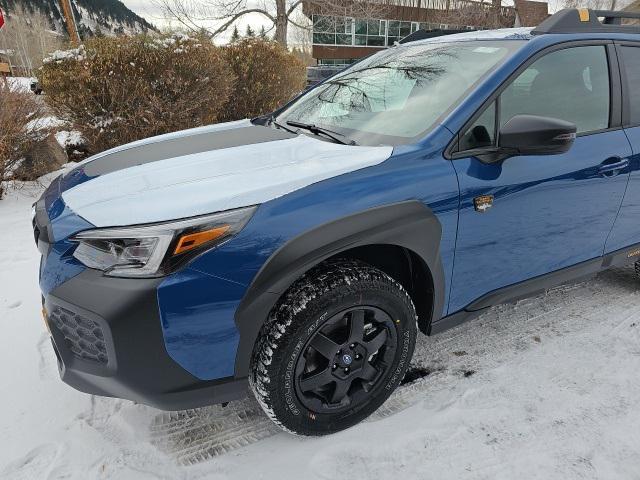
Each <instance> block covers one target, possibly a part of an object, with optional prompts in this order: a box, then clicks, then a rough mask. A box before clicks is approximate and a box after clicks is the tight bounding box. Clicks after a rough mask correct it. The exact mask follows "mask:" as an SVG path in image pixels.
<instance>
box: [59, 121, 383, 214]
mask: <svg viewBox="0 0 640 480" xmlns="http://www.w3.org/2000/svg"><path fill="white" fill-rule="evenodd" d="M392 150H393V149H392V147H388V146H380V147H358V146H348V145H340V144H336V143H331V142H327V141H324V140H319V139H316V138H312V137H310V136H308V135H295V134H291V133H289V132H285V131H284V130H276V129H272V128H268V127H263V126H257V125H253V124H252V123H251V122H249V121H248V120H242V121H238V122H230V123H223V124H218V125H213V126H209V127H202V128H197V129H193V130H186V131H183V132H177V133H173V134H169V135H163V136H159V137H154V138H150V139H147V140H143V141H139V142H134V143H131V144H128V145H124V146H122V147H118V148H116V149H112V150H109V151H107V152H104V153H102V154H99V155H96V156H94V157H92V158H89V159H88V160H86V161H84V162H82V163H81V164H79V165H78V166H77V167H76V168H75V169H73V170H71V171H70V172H68V173H67V174H65V175H64V177H62V178H61V179H60V180H59V181H58V182H57V192H55V193H57V194H58V195H59V196H61V199H62V201H63V203H64V205H65V208H64V209H65V210H66V211H68V210H69V209H70V210H72V211H73V212H74V213H75V214H76V215H78V216H80V217H82V218H83V219H84V220H86V221H87V222H89V223H90V224H92V225H94V226H96V227H108V226H123V225H135V224H142V223H152V222H162V221H167V220H174V219H178V218H186V217H191V216H196V215H202V214H207V213H213V212H218V211H222V210H229V209H233V208H239V207H244V206H248V205H255V204H259V203H264V202H266V201H269V200H272V199H275V198H277V197H280V196H282V195H286V194H287V193H291V192H293V191H295V190H298V189H300V188H303V187H305V186H308V185H310V184H313V183H316V182H319V181H322V180H326V179H328V178H331V177H335V176H337V175H342V174H345V173H348V172H352V171H355V170H358V169H361V168H365V167H369V166H373V165H377V164H379V163H381V162H383V161H385V160H386V159H388V158H389V157H390V156H391V153H392ZM49 195H51V192H49Z"/></svg>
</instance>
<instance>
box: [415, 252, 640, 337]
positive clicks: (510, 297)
mask: <svg viewBox="0 0 640 480" xmlns="http://www.w3.org/2000/svg"><path fill="white" fill-rule="evenodd" d="M638 259H640V243H638V244H635V245H631V246H629V247H626V248H622V249H620V250H616V251H615V252H611V253H608V254H607V255H604V256H602V257H596V258H594V259H592V260H587V261H585V262H582V263H578V264H576V265H572V266H570V267H567V268H563V269H561V270H556V271H555V272H551V273H547V274H544V275H540V276H538V277H534V278H530V279H528V280H525V281H523V282H520V283H516V284H513V285H508V286H506V287H504V288H499V289H497V290H494V291H492V292H489V293H487V294H485V295H483V296H482V297H480V298H478V299H476V300H474V301H473V302H471V303H470V304H469V305H467V306H466V307H465V308H464V309H463V310H460V311H458V312H455V313H453V314H451V315H448V316H446V317H444V318H441V319H440V320H438V321H437V322H433V323H432V324H431V326H430V329H429V331H428V334H429V335H435V334H437V333H440V332H444V331H445V330H448V329H449V328H452V327H455V326H458V325H460V324H462V323H464V322H467V321H469V320H471V319H473V318H475V317H477V316H479V315H481V314H482V313H484V312H485V311H487V309H489V308H490V307H493V306H495V305H500V304H502V303H509V302H514V301H516V300H519V299H522V298H527V297H531V296H534V295H537V294H539V293H542V292H544V291H545V290H547V289H549V288H551V287H555V286H557V285H561V284H563V283H567V282H571V281H576V280H578V279H580V278H584V277H588V276H590V275H593V274H596V273H598V272H601V271H604V270H607V269H608V268H611V267H621V266H624V265H628V264H630V263H635V262H636V261H637V260H638Z"/></svg>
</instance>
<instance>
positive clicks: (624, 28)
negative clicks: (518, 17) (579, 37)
mask: <svg viewBox="0 0 640 480" xmlns="http://www.w3.org/2000/svg"><path fill="white" fill-rule="evenodd" d="M580 10H583V11H584V10H586V11H588V12H589V18H588V19H587V20H586V21H582V20H581V19H580ZM598 17H603V18H604V20H603V21H602V22H601V21H600V20H598ZM623 18H628V19H639V18H640V13H637V12H625V11H612V10H590V9H584V8H580V9H576V8H565V9H563V10H560V11H559V12H556V13H555V14H553V15H551V16H550V17H549V18H547V19H546V20H544V21H543V22H542V23H541V24H540V25H538V26H537V27H536V28H535V29H534V30H533V31H532V32H531V34H532V35H543V34H547V33H565V34H568V33H640V27H638V26H636V25H622V22H621V20H622V19H623Z"/></svg>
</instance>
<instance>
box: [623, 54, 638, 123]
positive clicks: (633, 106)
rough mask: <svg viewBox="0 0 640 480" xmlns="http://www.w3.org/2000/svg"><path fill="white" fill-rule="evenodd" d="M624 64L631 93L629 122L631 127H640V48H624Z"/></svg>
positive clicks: (628, 90) (628, 88)
mask: <svg viewBox="0 0 640 480" xmlns="http://www.w3.org/2000/svg"><path fill="white" fill-rule="evenodd" d="M622 63H623V64H624V69H625V71H626V77H627V78H626V82H627V92H629V93H628V95H629V117H630V118H629V120H630V123H631V125H640V47H622Z"/></svg>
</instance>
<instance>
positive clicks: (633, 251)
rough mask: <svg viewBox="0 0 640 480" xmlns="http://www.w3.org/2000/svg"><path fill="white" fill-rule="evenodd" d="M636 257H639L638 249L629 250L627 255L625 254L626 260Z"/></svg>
mask: <svg viewBox="0 0 640 480" xmlns="http://www.w3.org/2000/svg"><path fill="white" fill-rule="evenodd" d="M638 255H640V248H637V249H635V250H631V251H630V252H629V253H627V258H631V257H637V256H638Z"/></svg>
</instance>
